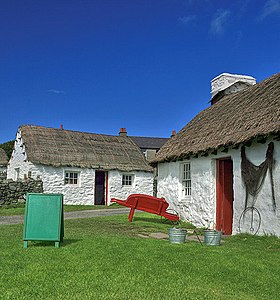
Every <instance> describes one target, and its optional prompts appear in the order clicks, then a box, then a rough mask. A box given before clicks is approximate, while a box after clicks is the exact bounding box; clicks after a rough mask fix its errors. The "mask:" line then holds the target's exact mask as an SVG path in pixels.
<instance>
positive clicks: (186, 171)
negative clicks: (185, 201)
mask: <svg viewBox="0 0 280 300" xmlns="http://www.w3.org/2000/svg"><path fill="white" fill-rule="evenodd" d="M182 191H183V197H184V198H187V197H191V195H192V176H191V163H190V162H185V163H183V164H182Z"/></svg>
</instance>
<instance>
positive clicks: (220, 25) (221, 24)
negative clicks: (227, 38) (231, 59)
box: [210, 9, 230, 35]
mask: <svg viewBox="0 0 280 300" xmlns="http://www.w3.org/2000/svg"><path fill="white" fill-rule="evenodd" d="M229 15H230V11H229V10H223V9H219V10H217V12H216V14H215V15H214V18H213V20H212V21H211V25H210V32H211V33H213V34H215V35H222V34H223V33H224V31H225V26H226V23H227V21H228V17H229Z"/></svg>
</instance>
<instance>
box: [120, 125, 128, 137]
mask: <svg viewBox="0 0 280 300" xmlns="http://www.w3.org/2000/svg"><path fill="white" fill-rule="evenodd" d="M119 136H127V132H126V128H124V127H122V128H120V132H119Z"/></svg>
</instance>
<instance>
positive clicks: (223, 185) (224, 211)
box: [216, 158, 233, 234]
mask: <svg viewBox="0 0 280 300" xmlns="http://www.w3.org/2000/svg"><path fill="white" fill-rule="evenodd" d="M216 197H217V206H216V229H217V230H222V231H223V233H224V234H231V233H232V217H233V164H232V160H231V159H230V158H227V159H219V160H217V163H216Z"/></svg>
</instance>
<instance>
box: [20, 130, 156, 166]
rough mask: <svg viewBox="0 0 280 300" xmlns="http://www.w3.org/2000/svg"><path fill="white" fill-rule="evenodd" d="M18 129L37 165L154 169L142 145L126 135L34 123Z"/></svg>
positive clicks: (28, 157)
mask: <svg viewBox="0 0 280 300" xmlns="http://www.w3.org/2000/svg"><path fill="white" fill-rule="evenodd" d="M19 131H20V132H21V137H22V141H23V143H24V146H25V152H26V155H27V160H28V161H31V162H32V163H34V164H43V165H52V166H56V167H58V166H69V167H70V166H73V167H81V168H94V169H102V170H121V171H140V170H141V171H152V169H151V167H150V166H149V165H148V164H147V162H146V160H145V158H144V155H143V154H142V152H141V151H140V149H139V147H137V145H136V144H135V143H134V142H133V141H132V140H130V139H129V138H127V137H122V136H111V135H104V134H93V133H85V132H78V131H71V130H64V129H55V128H46V127H41V126H32V125H25V126H21V127H20V128H19Z"/></svg>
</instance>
